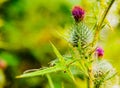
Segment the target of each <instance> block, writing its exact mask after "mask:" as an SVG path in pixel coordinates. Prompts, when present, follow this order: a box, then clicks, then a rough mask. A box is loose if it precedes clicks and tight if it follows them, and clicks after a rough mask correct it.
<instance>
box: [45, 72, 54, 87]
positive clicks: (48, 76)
mask: <svg viewBox="0 0 120 88" xmlns="http://www.w3.org/2000/svg"><path fill="white" fill-rule="evenodd" d="M46 76H47V78H48V81H49V84H50V88H55V87H54V84H53V81H52V79H51V77H50V75H49V74H47V75H46Z"/></svg>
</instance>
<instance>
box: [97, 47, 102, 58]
mask: <svg viewBox="0 0 120 88" xmlns="http://www.w3.org/2000/svg"><path fill="white" fill-rule="evenodd" d="M95 54H96V56H97V57H98V58H102V57H103V55H104V50H103V49H102V48H101V47H98V48H97V49H96V52H95Z"/></svg>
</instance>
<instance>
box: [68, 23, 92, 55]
mask: <svg viewBox="0 0 120 88" xmlns="http://www.w3.org/2000/svg"><path fill="white" fill-rule="evenodd" d="M92 39H93V33H92V31H91V30H90V29H89V28H88V27H87V25H85V23H84V22H80V23H78V24H75V25H74V26H73V27H72V30H71V33H70V40H69V41H70V43H71V44H72V45H73V47H78V49H79V52H80V54H81V55H84V54H85V52H86V51H87V50H88V49H89V48H90V47H89V44H90V43H91V41H92ZM84 56H85V55H84Z"/></svg>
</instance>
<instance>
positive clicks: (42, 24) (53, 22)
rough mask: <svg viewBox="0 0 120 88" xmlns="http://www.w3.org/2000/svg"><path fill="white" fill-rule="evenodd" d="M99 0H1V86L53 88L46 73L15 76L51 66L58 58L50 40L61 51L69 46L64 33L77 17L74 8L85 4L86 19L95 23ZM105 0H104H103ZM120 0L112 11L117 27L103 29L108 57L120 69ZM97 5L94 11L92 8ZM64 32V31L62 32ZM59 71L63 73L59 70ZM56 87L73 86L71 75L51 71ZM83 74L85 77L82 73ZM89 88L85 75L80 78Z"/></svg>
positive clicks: (102, 38)
mask: <svg viewBox="0 0 120 88" xmlns="http://www.w3.org/2000/svg"><path fill="white" fill-rule="evenodd" d="M98 1H99V0H0V65H1V66H0V88H49V83H48V79H47V78H46V76H40V77H34V78H26V79H15V76H16V75H19V74H22V73H23V72H24V71H25V70H28V69H35V68H36V69H38V68H41V67H46V66H49V64H48V63H49V62H50V61H52V60H54V59H55V58H56V56H55V54H54V52H53V50H52V48H51V45H50V41H52V42H53V43H54V45H55V46H56V47H57V48H58V50H59V51H60V52H61V54H65V52H66V51H67V50H68V47H67V46H68V44H67V42H66V41H65V40H64V39H63V38H62V37H61V35H60V34H64V33H65V32H66V31H67V30H69V29H70V27H71V26H72V24H73V23H74V20H73V18H72V16H71V9H72V7H73V6H74V5H81V6H82V7H83V8H84V9H85V11H86V18H85V21H86V23H87V24H88V25H89V26H90V27H92V26H91V25H93V24H94V23H95V21H94V19H95V15H96V14H97V12H98V11H97V9H95V8H96V4H95V3H98ZM102 1H104V0H102ZM119 5H120V1H119V0H118V1H117V2H116V3H115V4H114V5H113V8H112V9H111V11H110V13H109V15H108V17H107V18H108V21H110V25H111V26H112V27H113V30H109V28H108V30H103V31H102V32H101V37H100V43H99V44H98V45H101V46H103V47H104V50H105V56H104V57H105V58H106V59H108V61H110V62H111V63H112V64H113V65H114V67H115V68H116V69H117V71H118V72H120V68H119V67H120V55H119V54H120V36H119V35H120V7H119ZM93 9H95V11H94V13H93V12H92V11H93ZM59 33H60V34H59ZM58 73H59V74H58ZM51 77H52V80H53V82H54V84H55V86H56V88H63V87H62V86H63V85H64V88H73V87H75V85H74V84H73V83H72V81H71V79H70V78H69V77H68V76H67V75H66V74H64V73H62V72H57V73H53V74H52V75H51ZM80 78H81V77H80ZM77 80H78V83H79V84H82V85H80V88H85V84H84V79H82V78H81V79H79V77H78V79H77Z"/></svg>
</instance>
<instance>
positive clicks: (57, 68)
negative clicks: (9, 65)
mask: <svg viewBox="0 0 120 88" xmlns="http://www.w3.org/2000/svg"><path fill="white" fill-rule="evenodd" d="M60 70H63V67H62V66H61V65H56V66H53V67H48V68H45V69H42V70H38V71H34V72H30V73H25V74H22V75H20V76H17V77H16V78H25V77H34V76H39V75H45V74H48V73H51V72H56V71H60Z"/></svg>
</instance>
